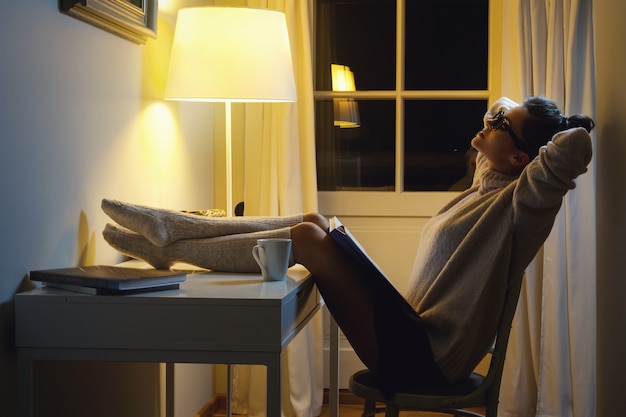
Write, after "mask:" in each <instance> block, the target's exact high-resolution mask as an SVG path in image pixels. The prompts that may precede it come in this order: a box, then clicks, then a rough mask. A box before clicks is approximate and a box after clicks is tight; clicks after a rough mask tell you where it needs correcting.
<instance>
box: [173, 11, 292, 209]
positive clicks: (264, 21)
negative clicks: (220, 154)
mask: <svg viewBox="0 0 626 417" xmlns="http://www.w3.org/2000/svg"><path fill="white" fill-rule="evenodd" d="M165 98H166V99H167V100H183V101H208V102H224V103H225V106H226V174H225V175H226V215H227V216H232V214H233V201H232V188H233V187H232V131H231V104H232V103H233V102H285V101H296V85H295V79H294V74H293V64H292V61H291V49H290V46H289V35H288V32H287V21H286V19H285V15H284V13H282V12H279V11H275V10H269V9H252V8H239V7H192V8H186V9H181V10H180V11H179V12H178V18H177V21H176V29H175V32H174V43H173V46H172V54H171V58H170V67H169V74H168V77H167V86H166V89H165Z"/></svg>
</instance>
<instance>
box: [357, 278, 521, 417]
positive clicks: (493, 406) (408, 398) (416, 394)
mask: <svg viewBox="0 0 626 417" xmlns="http://www.w3.org/2000/svg"><path fill="white" fill-rule="evenodd" d="M521 285H522V280H521V279H519V280H517V281H516V282H515V283H514V284H513V285H512V286H511V287H509V289H508V290H507V294H506V299H505V304H504V308H503V311H502V316H501V318H500V323H499V326H498V332H497V335H496V340H495V344H494V347H493V348H492V352H491V354H492V356H491V362H490V364H489V370H488V371H487V375H485V376H482V375H479V374H477V373H472V375H470V376H469V377H468V378H466V379H464V380H462V381H460V382H458V383H455V384H452V385H448V386H445V387H437V388H432V389H428V388H426V389H415V390H407V391H402V392H396V393H394V394H393V395H392V396H391V397H390V398H387V399H385V398H384V397H383V395H382V393H381V391H380V390H379V389H378V387H377V386H376V380H375V378H374V376H373V375H372V374H371V372H370V371H368V370H362V371H359V372H356V373H355V374H354V375H352V376H351V377H350V382H349V390H350V391H351V392H352V393H353V394H355V395H357V396H359V397H361V398H364V399H365V404H364V408H363V414H362V416H363V417H371V416H374V415H375V414H376V413H382V412H385V416H386V417H398V415H399V412H400V411H401V410H411V411H434V412H438V413H445V414H451V415H454V416H474V417H476V416H478V417H496V415H497V411H498V395H499V393H500V381H501V379H502V371H503V369H504V357H505V354H506V348H507V344H508V341H509V333H510V330H511V322H512V321H513V316H514V315H515V310H516V307H517V301H518V299H519V294H520V289H521ZM379 403H382V404H383V405H384V407H378V404H379ZM476 407H484V408H485V415H484V416H483V415H482V414H479V413H477V412H474V411H471V410H467V408H476Z"/></svg>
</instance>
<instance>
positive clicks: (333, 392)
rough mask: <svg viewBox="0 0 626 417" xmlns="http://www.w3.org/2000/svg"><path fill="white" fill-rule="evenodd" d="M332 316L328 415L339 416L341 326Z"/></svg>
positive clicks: (331, 416)
mask: <svg viewBox="0 0 626 417" xmlns="http://www.w3.org/2000/svg"><path fill="white" fill-rule="evenodd" d="M329 316H330V352H329V353H330V370H329V371H330V372H329V375H330V381H329V387H328V415H329V417H338V416H339V326H337V322H336V321H335V319H334V318H333V316H331V315H329Z"/></svg>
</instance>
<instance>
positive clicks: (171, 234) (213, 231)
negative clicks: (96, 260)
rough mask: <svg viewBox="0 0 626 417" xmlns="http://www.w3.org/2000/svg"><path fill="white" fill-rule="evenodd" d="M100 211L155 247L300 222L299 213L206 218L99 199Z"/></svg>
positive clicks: (282, 226)
mask: <svg viewBox="0 0 626 417" xmlns="http://www.w3.org/2000/svg"><path fill="white" fill-rule="evenodd" d="M102 210H103V211H104V212H105V213H106V214H107V215H108V216H109V217H111V219H113V220H114V221H115V222H117V223H118V224H120V225H121V226H123V227H125V228H127V229H130V230H132V231H135V232H137V233H139V234H141V235H143V236H145V238H146V239H148V240H149V241H150V243H152V244H153V245H155V246H159V247H163V246H165V245H168V244H170V243H172V242H175V241H177V240H180V239H204V238H211V237H218V236H226V235H234V234H240V233H254V232H259V231H263V230H273V229H281V228H284V227H291V226H295V225H296V224H298V223H301V222H302V219H303V216H302V214H298V215H294V216H287V217H208V216H199V215H196V214H189V213H183V212H179V211H175V210H167V209H157V208H152V207H147V206H140V205H136V204H128V203H123V202H121V201H117V200H108V199H103V200H102Z"/></svg>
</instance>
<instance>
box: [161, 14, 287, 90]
mask: <svg viewBox="0 0 626 417" xmlns="http://www.w3.org/2000/svg"><path fill="white" fill-rule="evenodd" d="M165 98H166V99H172V100H190V101H231V102H253V101H260V102H272V101H295V100H296V86H295V79H294V75H293V67H292V62H291V50H290V46H289V37H288V32H287V22H286V20H285V15H284V13H281V12H278V11H275V10H269V9H250V8H237V7H192V8H188V9H181V10H180V11H179V12H178V19H177V22H176V31H175V34H174V44H173V46H172V56H171V60H170V68H169V75H168V77H167V86H166V89H165Z"/></svg>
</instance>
